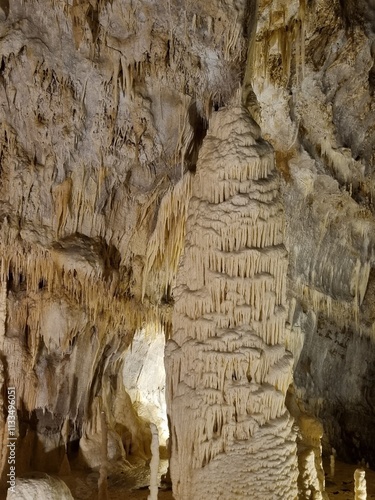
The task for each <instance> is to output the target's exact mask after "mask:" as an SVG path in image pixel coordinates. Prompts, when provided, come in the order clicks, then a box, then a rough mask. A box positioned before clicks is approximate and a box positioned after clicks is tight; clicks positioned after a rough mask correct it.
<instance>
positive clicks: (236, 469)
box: [166, 108, 297, 500]
mask: <svg viewBox="0 0 375 500" xmlns="http://www.w3.org/2000/svg"><path fill="white" fill-rule="evenodd" d="M286 269H287V254H286V251H285V249H284V247H283V210H282V206H281V204H280V200H279V194H278V181H277V176H276V172H275V168H274V159H273V151H272V148H271V147H270V146H269V144H268V143H266V142H265V141H263V140H262V139H261V137H260V130H259V127H258V126H257V125H256V124H255V122H254V121H253V120H252V119H251V118H250V116H249V115H248V114H247V113H246V112H245V110H243V109H242V108H228V109H223V110H221V111H219V112H217V113H215V115H214V116H213V117H212V119H211V122H210V128H209V132H208V135H207V137H206V139H205V141H204V143H203V147H202V150H201V152H200V156H199V160H198V165H197V175H196V178H195V180H194V183H193V188H192V198H191V202H190V205H189V209H188V220H187V229H186V239H185V253H184V256H183V259H182V262H181V265H180V268H179V271H178V274H177V287H176V289H175V292H174V295H175V308H174V314H173V336H172V338H171V339H170V340H169V342H168V344H167V347H166V370H167V406H168V408H169V416H170V421H171V441H172V453H171V461H170V465H171V477H172V484H173V491H174V496H175V498H176V499H177V500H190V499H192V498H210V500H211V499H212V500H215V499H218V498H226V499H229V498H244V499H245V498H250V497H251V498H252V499H253V500H264V499H265V498H267V499H270V500H271V499H274V500H276V499H278V500H279V499H280V498H283V499H284V500H294V499H295V498H296V497H297V484H296V483H297V460H296V443H295V440H296V434H295V431H294V430H293V429H292V425H293V419H292V418H291V417H290V415H289V413H288V411H287V409H286V406H285V395H286V391H287V390H288V386H289V384H290V382H291V376H292V366H293V358H292V356H291V355H290V353H287V352H286V350H285V319H286V310H285V305H286V284H285V282H286Z"/></svg>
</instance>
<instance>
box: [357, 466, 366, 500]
mask: <svg viewBox="0 0 375 500" xmlns="http://www.w3.org/2000/svg"><path fill="white" fill-rule="evenodd" d="M365 475H366V472H365V471H364V470H363V469H356V471H355V472H354V500H366V498H367V488H366V478H365Z"/></svg>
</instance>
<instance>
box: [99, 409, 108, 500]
mask: <svg viewBox="0 0 375 500" xmlns="http://www.w3.org/2000/svg"><path fill="white" fill-rule="evenodd" d="M100 421H101V428H102V447H101V452H102V457H101V465H100V471H99V472H100V476H99V480H98V498H99V500H107V499H108V485H107V473H108V452H107V446H108V428H107V422H106V418H105V413H104V411H102V412H101V413H100Z"/></svg>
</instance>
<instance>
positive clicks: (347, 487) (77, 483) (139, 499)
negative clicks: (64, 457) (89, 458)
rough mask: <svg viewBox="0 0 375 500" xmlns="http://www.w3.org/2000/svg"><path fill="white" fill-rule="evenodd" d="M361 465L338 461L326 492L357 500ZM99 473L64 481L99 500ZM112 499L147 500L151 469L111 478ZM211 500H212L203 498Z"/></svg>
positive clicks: (374, 487)
mask: <svg viewBox="0 0 375 500" xmlns="http://www.w3.org/2000/svg"><path fill="white" fill-rule="evenodd" d="M357 467H358V466H356V465H351V464H346V463H343V462H339V461H337V462H336V470H335V476H334V478H333V479H331V478H330V477H329V475H328V474H327V473H326V492H327V493H328V498H329V499H330V500H331V499H336V500H353V498H354V479H353V475H354V471H355V469H356V468H357ZM324 468H325V470H326V471H329V462H328V461H324ZM98 477H99V474H98V473H97V472H90V473H88V474H87V473H86V474H85V473H84V472H82V473H78V472H75V473H73V474H72V475H71V476H69V477H64V478H63V479H64V481H65V482H66V483H67V485H68V486H69V488H70V490H71V492H72V494H73V497H74V498H75V500H97V498H98V496H97V484H98ZM366 482H367V500H375V471H373V470H370V469H366ZM108 486H109V490H108V492H109V500H122V499H126V500H147V498H148V495H149V490H148V470H147V468H146V467H137V468H134V469H133V471H132V472H131V473H130V474H127V475H126V477H125V476H124V475H121V474H115V475H112V476H110V478H109V481H108ZM158 499H159V500H173V495H172V492H171V491H165V490H161V489H160V490H159V495H158ZM202 500H208V499H202Z"/></svg>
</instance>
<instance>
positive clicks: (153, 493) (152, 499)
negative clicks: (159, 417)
mask: <svg viewBox="0 0 375 500" xmlns="http://www.w3.org/2000/svg"><path fill="white" fill-rule="evenodd" d="M150 428H151V435H152V441H151V453H152V457H151V462H150V486H149V489H150V494H149V496H148V498H147V500H157V499H158V470H159V431H158V428H157V427H156V425H155V424H153V423H151V424H150Z"/></svg>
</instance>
